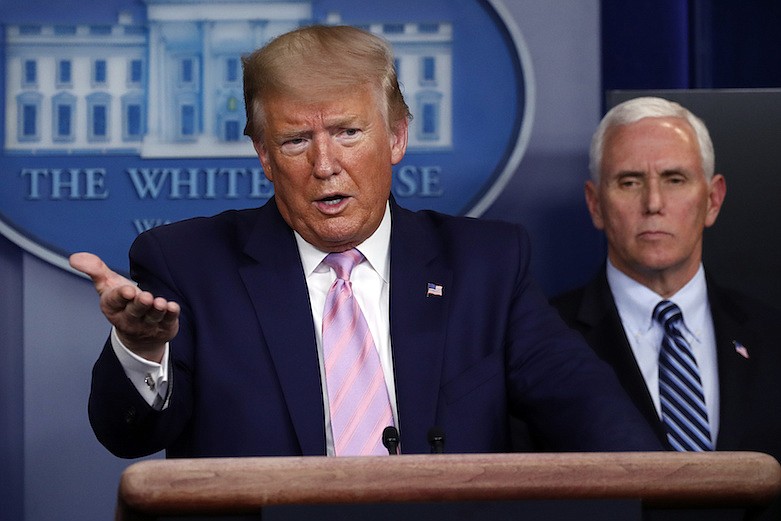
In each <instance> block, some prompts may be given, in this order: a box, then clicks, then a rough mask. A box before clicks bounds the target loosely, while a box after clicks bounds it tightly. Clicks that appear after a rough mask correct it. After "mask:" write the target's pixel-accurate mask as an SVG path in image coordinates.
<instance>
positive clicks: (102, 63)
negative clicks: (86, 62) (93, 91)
mask: <svg viewBox="0 0 781 521" xmlns="http://www.w3.org/2000/svg"><path fill="white" fill-rule="evenodd" d="M107 78H108V69H107V65H106V60H103V59H100V60H95V61H93V62H92V86H93V87H105V86H106V84H107V82H108V80H107Z"/></svg>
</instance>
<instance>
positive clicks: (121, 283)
mask: <svg viewBox="0 0 781 521" xmlns="http://www.w3.org/2000/svg"><path fill="white" fill-rule="evenodd" d="M69 261H70V265H71V266H72V267H73V268H74V269H76V270H78V271H80V272H82V273H84V274H86V275H87V276H89V278H91V279H92V283H93V284H94V285H95V290H96V291H97V292H98V295H99V296H100V310H101V311H102V312H103V314H104V315H105V316H106V318H107V319H108V321H109V322H111V324H112V325H113V326H114V327H115V328H116V330H117V334H118V335H119V339H120V340H121V341H122V343H123V344H125V346H126V347H127V348H128V349H130V350H131V351H133V352H134V353H136V354H137V355H138V356H141V357H143V358H146V359H148V360H152V361H155V362H159V361H160V360H161V359H162V357H163V352H164V350H165V343H166V342H168V341H169V340H171V339H173V338H174V337H175V336H176V333H177V332H178V331H179V312H180V307H179V304H177V303H176V302H172V301H168V300H166V299H164V298H162V297H155V296H154V295H152V294H151V293H149V292H148V291H141V290H140V289H139V288H138V287H137V286H136V285H135V283H134V282H133V281H131V280H129V279H127V278H125V277H123V276H122V275H120V274H118V273H116V272H114V271H112V270H111V269H110V268H109V267H108V266H106V263H104V262H103V261H102V260H101V259H100V257H98V256H97V255H94V254H92V253H86V252H83V253H74V254H73V255H71V256H70V259H69Z"/></svg>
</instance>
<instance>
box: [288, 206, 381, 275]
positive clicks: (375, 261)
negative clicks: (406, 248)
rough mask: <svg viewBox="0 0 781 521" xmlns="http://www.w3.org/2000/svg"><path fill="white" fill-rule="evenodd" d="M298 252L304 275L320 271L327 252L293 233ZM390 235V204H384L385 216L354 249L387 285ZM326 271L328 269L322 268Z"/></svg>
mask: <svg viewBox="0 0 781 521" xmlns="http://www.w3.org/2000/svg"><path fill="white" fill-rule="evenodd" d="M293 234H294V235H295V237H296V244H297V245H298V252H299V255H300V256H301V264H302V265H303V266H304V275H305V276H306V277H309V275H311V274H312V273H314V272H315V271H317V270H318V269H320V266H321V263H322V262H323V259H325V256H326V255H328V252H324V251H322V250H319V249H317V248H315V247H314V246H312V245H311V244H309V243H308V242H306V241H305V240H304V239H303V237H301V235H299V234H298V232H296V231H294V232H293ZM390 234H391V213H390V203H385V214H384V215H383V216H382V221H380V225H379V226H378V227H377V229H376V230H375V231H374V233H372V234H371V235H370V236H369V237H368V238H367V239H366V240H365V241H363V242H362V243H361V244H359V245H358V246H357V247H356V249H357V250H358V251H360V252H361V253H362V254H363V256H364V257H365V258H366V260H367V261H368V262H369V264H370V265H371V267H372V268H373V269H374V271H376V272H377V274H379V275H380V277H382V279H383V280H384V281H385V282H386V283H387V282H388V280H389V279H390V262H389V259H390V255H389V253H390ZM323 269H324V270H327V269H328V268H323Z"/></svg>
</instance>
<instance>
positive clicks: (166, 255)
mask: <svg viewBox="0 0 781 521" xmlns="http://www.w3.org/2000/svg"><path fill="white" fill-rule="evenodd" d="M391 215H392V226H391V247H390V252H391V253H390V255H391V261H390V270H391V278H390V332H391V344H392V350H393V362H394V369H395V380H396V393H397V395H396V400H397V405H398V414H399V425H398V427H399V431H400V440H401V447H402V450H403V452H405V453H425V452H429V451H430V448H429V444H428V441H427V432H428V430H429V429H430V428H431V427H432V426H438V427H440V428H441V429H442V430H443V431H444V433H445V436H446V442H445V450H446V452H452V453H470V452H503V451H507V450H509V449H510V434H509V427H508V415H509V413H511V412H512V413H514V414H515V415H517V416H519V417H521V418H523V419H524V420H525V421H526V422H527V423H528V425H529V426H530V428H531V429H532V430H533V431H534V432H535V435H537V436H540V437H543V438H544V439H546V440H547V441H548V445H549V446H550V447H552V448H554V449H559V450H583V451H588V450H654V449H658V448H659V444H658V442H657V441H656V438H655V437H654V436H653V433H652V432H651V431H650V429H649V428H648V426H647V424H646V422H645V421H643V419H642V417H641V416H640V414H639V413H638V411H637V409H636V408H635V407H634V405H632V404H631V402H630V401H629V400H628V398H627V397H626V395H625V393H623V391H622V390H621V388H620V385H619V383H618V381H617V379H616V378H615V375H614V374H613V372H612V370H610V369H609V368H608V366H607V365H606V364H604V363H603V362H601V361H599V360H598V358H597V357H596V356H594V354H593V352H592V351H591V350H590V349H589V348H588V347H587V345H586V344H585V343H584V342H583V340H582V339H581V338H580V336H579V335H578V334H577V333H575V332H573V331H572V330H570V329H569V328H567V327H566V326H565V325H564V323H563V322H562V321H561V319H560V317H559V316H558V314H557V312H556V311H555V310H554V309H553V308H551V307H549V306H548V304H547V301H546V299H545V297H544V296H543V294H542V293H541V292H540V291H539V289H538V288H537V287H536V286H535V284H534V283H533V281H532V279H531V277H530V274H529V253H530V252H529V244H528V238H527V235H526V233H525V232H524V231H523V229H522V228H521V227H520V226H517V225H512V224H507V223H499V222H489V221H481V220H476V219H468V218H461V217H450V216H444V215H441V214H437V213H434V212H428V211H424V212H416V213H413V212H410V211H407V210H404V209H402V208H400V207H398V206H397V205H396V204H395V203H394V202H393V201H391ZM130 259H131V275H132V276H133V278H134V279H135V280H136V281H138V283H139V284H140V286H141V287H142V288H144V289H147V290H149V291H151V292H152V293H153V294H156V295H160V296H163V297H165V298H168V299H171V300H174V301H176V302H178V303H179V304H181V306H182V315H181V321H180V323H181V327H180V331H179V334H178V335H177V336H176V338H175V339H174V340H173V341H172V342H171V361H172V368H173V391H172V394H171V401H170V405H169V407H168V408H167V409H165V410H164V411H161V412H158V411H155V410H153V409H152V408H151V407H149V406H148V405H147V404H146V403H145V402H144V401H143V400H142V399H141V398H140V396H139V395H138V393H137V392H136V391H135V389H134V388H133V387H132V385H131V383H130V382H129V380H128V379H127V378H126V377H125V376H124V373H123V370H122V368H121V366H120V365H119V362H118V361H117V359H116V357H115V356H114V354H113V352H112V350H111V347H110V345H109V344H108V342H107V344H106V346H105V347H104V350H103V352H102V354H101V356H100V358H99V360H98V361H97V363H96V365H95V368H94V371H93V382H92V392H91V394H90V402H89V412H90V421H91V423H92V426H93V429H94V431H95V433H96V435H97V437H98V438H99V440H100V441H101V442H102V443H103V444H104V445H105V446H106V447H108V448H109V449H110V450H111V451H112V452H113V453H115V454H117V455H119V456H123V457H136V456H140V455H144V454H150V453H153V452H156V451H158V450H161V449H166V450H167V455H168V456H169V457H202V456H261V455H322V454H325V433H324V421H323V404H322V391H321V384H320V373H319V369H318V362H317V354H316V345H315V333H314V327H313V324H312V316H311V311H310V306H309V300H308V293H307V289H306V282H305V278H304V273H303V268H302V265H301V261H300V259H299V255H298V249H297V247H296V244H295V239H294V236H293V232H292V231H291V229H290V228H289V227H288V225H287V224H286V223H285V221H284V220H283V219H282V217H281V215H280V214H279V211H278V209H277V207H276V203H275V201H274V200H273V199H271V200H270V201H269V202H268V203H267V204H265V205H264V206H262V207H261V208H258V209H252V210H242V211H229V212H225V213H222V214H220V215H218V216H215V217H211V218H197V219H192V220H188V221H184V222H181V223H176V224H173V225H169V226H162V227H159V228H155V229H152V230H150V231H148V232H146V233H144V234H142V235H140V236H139V237H138V238H137V240H136V241H135V243H134V245H133V247H132V248H131V251H130ZM430 282H431V283H435V284H439V285H441V286H442V288H443V291H442V296H427V295H426V288H427V284H428V283H430Z"/></svg>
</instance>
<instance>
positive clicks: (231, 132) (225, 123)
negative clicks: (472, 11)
mask: <svg viewBox="0 0 781 521" xmlns="http://www.w3.org/2000/svg"><path fill="white" fill-rule="evenodd" d="M145 3H146V5H147V23H146V24H139V23H136V22H135V21H134V20H133V19H132V17H131V16H130V15H129V14H127V13H120V15H119V19H118V23H117V24H116V25H78V24H76V25H74V24H71V25H68V24H36V23H29V24H22V25H8V26H6V31H5V33H6V41H5V56H6V80H5V81H6V85H5V93H6V99H5V130H6V132H5V135H6V139H5V144H4V147H5V153H6V154H15V155H25V154H39V155H62V154H68V155H89V154H131V155H139V156H141V157H148V158H154V157H241V156H252V155H254V152H253V149H252V147H251V146H247V142H246V140H245V139H244V138H243V137H242V132H243V129H244V124H245V122H246V117H245V113H244V103H243V90H242V78H241V76H242V74H241V56H242V55H243V54H246V53H248V52H250V51H251V50H253V49H255V48H257V47H259V46H261V45H263V44H264V43H266V42H267V41H269V40H270V39H272V38H273V37H275V36H277V35H279V34H282V33H284V32H286V31H288V30H291V29H294V28H295V27H298V26H300V25H303V24H306V23H311V21H312V6H311V1H296V0H289V1H287V2H279V1H269V0H228V1H226V0H222V1H220V0H217V1H215V0H211V1H207V0H145ZM340 21H341V16H340V15H339V14H338V13H330V14H329V15H328V17H327V19H326V20H325V21H324V23H328V24H336V23H340ZM361 27H363V28H364V29H367V30H369V31H371V32H373V33H375V34H378V35H380V36H382V37H384V38H385V39H387V40H388V41H389V42H390V43H391V44H392V45H393V47H394V52H395V55H396V66H397V70H398V74H399V79H400V81H401V83H402V85H403V90H404V94H405V97H406V99H407V103H408V104H409V105H410V109H411V110H412V112H413V114H414V115H415V118H414V119H413V121H412V125H411V127H410V140H409V148H410V150H434V151H436V150H448V149H450V148H451V146H452V91H453V86H452V43H453V34H452V33H453V31H452V25H451V24H450V23H448V22H407V23H370V24H366V25H361Z"/></svg>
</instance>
